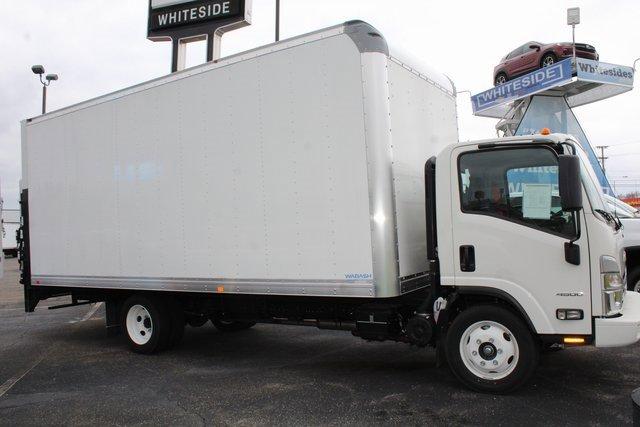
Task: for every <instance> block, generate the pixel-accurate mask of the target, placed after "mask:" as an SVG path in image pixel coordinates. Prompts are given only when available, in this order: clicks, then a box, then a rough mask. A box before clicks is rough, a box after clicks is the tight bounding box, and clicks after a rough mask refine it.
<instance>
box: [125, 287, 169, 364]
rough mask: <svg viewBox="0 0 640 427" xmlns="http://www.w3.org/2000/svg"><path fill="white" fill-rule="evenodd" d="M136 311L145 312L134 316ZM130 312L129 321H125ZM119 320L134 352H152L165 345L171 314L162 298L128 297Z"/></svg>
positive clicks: (167, 338) (167, 341) (167, 340)
mask: <svg viewBox="0 0 640 427" xmlns="http://www.w3.org/2000/svg"><path fill="white" fill-rule="evenodd" d="M140 307H141V308H142V309H143V310H140ZM134 308H135V311H134ZM136 311H137V312H140V313H145V314H144V315H141V316H134V315H135V313H136ZM130 312H131V319H130V320H131V322H129V323H127V321H128V317H129V314H130ZM147 315H148V317H146V316H147ZM121 321H122V327H123V329H124V332H125V336H126V337H127V342H128V343H129V347H130V348H131V350H133V351H134V352H136V353H142V354H153V353H157V352H159V351H162V350H164V349H165V348H166V347H167V345H168V343H169V338H170V335H171V315H170V312H169V310H168V308H167V305H166V303H165V301H164V300H163V299H162V298H159V297H155V296H146V295H133V296H131V297H129V298H128V299H127V300H126V301H125V302H124V304H123V305H122V316H121ZM148 326H150V327H148ZM140 334H142V335H140Z"/></svg>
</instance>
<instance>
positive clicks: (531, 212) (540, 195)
mask: <svg viewBox="0 0 640 427" xmlns="http://www.w3.org/2000/svg"><path fill="white" fill-rule="evenodd" d="M522 217H523V218H531V219H550V218H551V184H525V183H523V184H522Z"/></svg>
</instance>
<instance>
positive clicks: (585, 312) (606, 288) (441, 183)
mask: <svg viewBox="0 0 640 427" xmlns="http://www.w3.org/2000/svg"><path fill="white" fill-rule="evenodd" d="M443 163H445V164H448V167H440V165H442V164H443ZM437 165H438V166H437V167H436V168H435V169H436V173H435V181H436V182H437V190H436V194H437V196H436V199H437V202H436V205H437V207H438V210H437V224H438V248H437V251H438V260H439V266H440V278H441V280H440V286H441V290H442V292H443V293H444V294H445V295H446V296H445V298H444V299H445V300H446V301H447V306H448V307H449V308H448V310H451V311H452V314H453V316H456V317H455V318H454V319H453V321H452V322H451V324H450V326H448V332H447V339H446V340H447V345H446V348H447V358H448V360H449V363H450V364H451V365H452V368H453V371H454V372H455V373H456V375H457V376H458V378H460V379H461V380H462V381H463V382H465V383H467V384H468V385H470V386H471V387H474V388H478V389H483V390H492V389H494V390H504V387H507V383H509V382H511V381H513V380H514V379H517V378H518V377H521V378H524V377H525V376H526V372H525V371H526V369H524V368H523V367H524V366H531V365H534V364H535V362H536V361H537V353H536V351H535V350H534V349H533V348H534V347H532V346H531V343H530V342H528V341H529V340H528V338H523V339H520V340H519V339H518V338H517V335H518V333H517V332H515V331H516V330H522V331H524V330H528V331H530V332H532V333H534V334H535V336H536V337H537V340H536V341H537V345H548V344H562V345H584V344H592V345H595V346H597V347H612V346H623V345H628V344H631V343H634V342H636V341H638V339H639V338H640V335H639V334H640V295H638V294H637V293H635V292H630V293H626V286H625V278H626V276H625V274H626V272H625V268H624V265H625V261H624V257H625V255H624V249H623V243H622V238H623V236H622V231H621V228H620V226H619V224H618V223H617V222H616V221H615V219H613V218H612V217H611V216H610V215H608V214H607V213H608V208H607V207H606V202H605V201H604V196H603V193H602V190H601V188H600V186H599V185H598V181H597V178H596V176H595V173H594V172H593V169H592V167H591V165H590V163H589V161H588V158H587V156H586V154H585V152H584V151H583V150H582V148H581V147H580V144H579V143H578V142H577V141H576V140H574V139H573V138H572V137H571V136H568V135H562V134H553V135H533V136H522V137H513V138H502V139H499V140H486V141H478V142H469V143H462V144H456V145H451V146H449V147H448V148H446V149H445V150H444V151H443V152H442V153H441V154H440V155H439V156H438V158H437ZM451 305H453V306H454V307H455V308H452V307H451ZM496 308H498V311H496ZM502 308H504V309H505V310H506V311H505V312H500V309H502ZM469 313H471V314H469ZM510 314H517V315H518V317H520V320H522V323H521V324H518V322H515V323H514V322H513V321H512V320H513V319H509V317H510ZM450 316H451V314H450ZM503 321H504V323H503ZM458 323H461V324H458ZM525 325H526V329H525V327H524V326H525ZM521 335H522V334H521ZM524 335H527V334H526V333H524ZM529 351H530V352H531V354H527V353H528V352H529ZM523 359H524V361H526V363H524V364H523V363H521V362H523Z"/></svg>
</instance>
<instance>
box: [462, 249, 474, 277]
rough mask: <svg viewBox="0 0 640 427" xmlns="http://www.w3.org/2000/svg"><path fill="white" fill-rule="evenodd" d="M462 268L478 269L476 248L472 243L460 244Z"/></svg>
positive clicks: (466, 269) (467, 269) (468, 269)
mask: <svg viewBox="0 0 640 427" xmlns="http://www.w3.org/2000/svg"><path fill="white" fill-rule="evenodd" d="M460 270H462V271H476V250H475V248H474V247H473V246H471V245H463V246H460Z"/></svg>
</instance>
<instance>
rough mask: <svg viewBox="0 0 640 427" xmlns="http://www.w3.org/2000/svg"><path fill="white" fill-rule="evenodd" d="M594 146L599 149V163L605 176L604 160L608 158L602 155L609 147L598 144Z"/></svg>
mask: <svg viewBox="0 0 640 427" xmlns="http://www.w3.org/2000/svg"><path fill="white" fill-rule="evenodd" d="M596 148H599V149H600V157H598V160H600V165H601V166H602V172H603V173H604V174H605V176H606V175H607V169H606V168H605V167H604V161H605V160H607V159H608V157H605V156H604V150H605V149H607V148H609V146H608V145H598V146H597V147H596Z"/></svg>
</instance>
